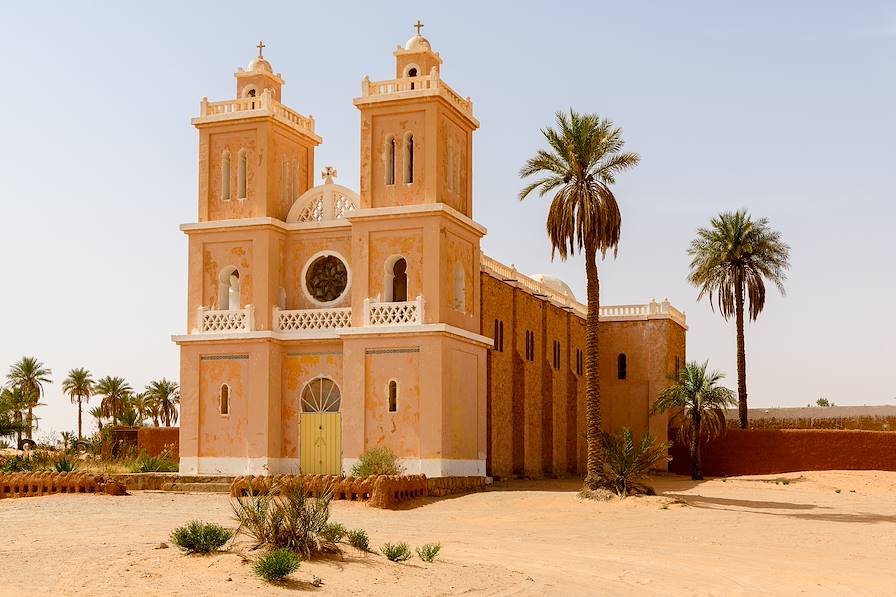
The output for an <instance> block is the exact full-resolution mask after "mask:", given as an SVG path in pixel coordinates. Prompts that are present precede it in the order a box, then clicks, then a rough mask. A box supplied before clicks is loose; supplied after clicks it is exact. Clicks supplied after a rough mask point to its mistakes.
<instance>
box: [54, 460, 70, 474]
mask: <svg viewBox="0 0 896 597" xmlns="http://www.w3.org/2000/svg"><path fill="white" fill-rule="evenodd" d="M53 468H55V469H56V472H57V473H70V472H72V471H73V470H75V463H74V462H72V461H71V460H69V459H68V458H67V457H65V456H63V457H62V458H60V459H59V460H57V461H56V463H55V464H54V465H53Z"/></svg>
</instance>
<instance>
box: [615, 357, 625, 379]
mask: <svg viewBox="0 0 896 597" xmlns="http://www.w3.org/2000/svg"><path fill="white" fill-rule="evenodd" d="M616 377H617V378H618V379H626V378H627V377H628V357H626V356H625V353H619V356H618V357H616Z"/></svg>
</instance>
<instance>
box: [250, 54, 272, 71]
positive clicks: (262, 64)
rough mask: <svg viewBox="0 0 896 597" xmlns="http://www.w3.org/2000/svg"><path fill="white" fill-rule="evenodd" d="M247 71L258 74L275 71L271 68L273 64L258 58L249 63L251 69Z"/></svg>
mask: <svg viewBox="0 0 896 597" xmlns="http://www.w3.org/2000/svg"><path fill="white" fill-rule="evenodd" d="M247 70H250V71H255V72H257V73H273V72H274V69H273V68H272V67H271V63H270V62H268V61H267V60H265V59H264V58H262V57H261V56H258V57H257V58H254V59H252V62H250V63H249V68H248V69H247Z"/></svg>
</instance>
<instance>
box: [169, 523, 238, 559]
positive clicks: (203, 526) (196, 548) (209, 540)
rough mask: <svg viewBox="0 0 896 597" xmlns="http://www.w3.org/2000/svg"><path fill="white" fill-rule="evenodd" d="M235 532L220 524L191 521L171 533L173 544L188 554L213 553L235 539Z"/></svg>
mask: <svg viewBox="0 0 896 597" xmlns="http://www.w3.org/2000/svg"><path fill="white" fill-rule="evenodd" d="M233 535H234V533H233V531H230V530H228V529H225V528H224V527H222V526H221V525H219V524H213V523H209V522H200V521H198V520H191V521H190V522H188V523H187V524H185V525H184V526H182V527H177V528H176V529H174V530H173V531H171V542H172V543H174V544H175V545H177V546H178V547H180V548H181V549H182V550H183V551H185V552H186V553H211V552H213V551H217V550H219V549H220V548H221V547H223V546H224V544H225V543H227V542H228V541H230V539H231V538H232V537H233Z"/></svg>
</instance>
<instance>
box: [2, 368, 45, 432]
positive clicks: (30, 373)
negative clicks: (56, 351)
mask: <svg viewBox="0 0 896 597" xmlns="http://www.w3.org/2000/svg"><path fill="white" fill-rule="evenodd" d="M52 374H53V372H52V371H50V370H49V369H47V368H46V367H45V366H44V364H43V363H41V362H40V361H38V360H37V359H36V358H34V357H22V359H21V360H20V361H19V362H18V363H15V364H14V365H13V366H12V367H10V368H9V373H7V374H6V381H7V384H8V385H10V386H12V387H14V388H18V389H19V390H20V391H21V392H22V395H23V396H25V397H26V399H27V400H28V416H27V418H26V421H25V434H26V437H28V439H31V431H32V428H33V426H34V425H33V424H34V408H35V407H36V406H38V402H39V401H40V399H41V397H42V396H43V394H44V384H50V383H53V381H52V380H51V379H50V375H52Z"/></svg>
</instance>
